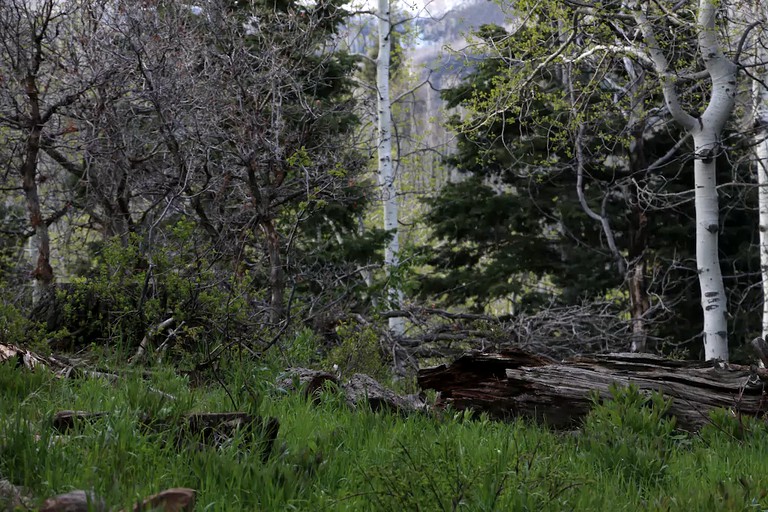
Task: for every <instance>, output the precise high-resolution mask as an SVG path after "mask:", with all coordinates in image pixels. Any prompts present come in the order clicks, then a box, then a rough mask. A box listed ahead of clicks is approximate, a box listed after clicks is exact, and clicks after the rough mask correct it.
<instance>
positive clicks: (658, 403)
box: [581, 385, 676, 484]
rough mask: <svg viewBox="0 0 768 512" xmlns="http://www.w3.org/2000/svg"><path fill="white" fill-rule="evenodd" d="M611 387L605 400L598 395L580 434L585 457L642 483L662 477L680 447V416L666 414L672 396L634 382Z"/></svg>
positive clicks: (648, 482) (659, 480) (657, 481)
mask: <svg viewBox="0 0 768 512" xmlns="http://www.w3.org/2000/svg"><path fill="white" fill-rule="evenodd" d="M610 393H611V396H612V399H611V400H606V401H601V400H600V397H599V395H597V394H595V395H594V396H593V403H594V407H593V409H592V411H591V412H590V413H589V414H588V415H587V417H586V418H585V420H584V427H583V433H582V437H581V443H582V448H583V449H584V452H585V453H584V455H585V457H586V458H587V460H588V461H589V462H591V463H593V464H594V465H596V466H598V467H601V468H603V469H605V470H607V471H610V472H618V473H620V474H622V475H623V476H624V477H625V478H627V479H631V480H634V481H637V482H638V483H640V484H652V483H659V482H661V481H662V480H663V479H664V477H665V474H666V471H667V462H668V459H669V456H670V454H671V453H672V451H673V450H674V448H675V439H676V436H675V418H674V417H670V416H668V414H667V413H668V412H669V408H670V406H671V405H672V400H671V399H669V398H665V397H664V396H663V395H661V394H660V393H656V392H652V393H650V394H646V393H644V392H643V391H641V390H640V389H638V388H637V386H635V385H630V386H629V387H626V388H622V387H620V386H617V385H613V386H612V387H611V389H610Z"/></svg>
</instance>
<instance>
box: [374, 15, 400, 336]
mask: <svg viewBox="0 0 768 512" xmlns="http://www.w3.org/2000/svg"><path fill="white" fill-rule="evenodd" d="M378 16H379V55H378V57H377V58H376V89H377V91H378V157H379V166H378V174H379V186H380V187H381V193H382V203H383V207H384V229H385V230H386V231H387V232H388V233H390V234H391V235H392V238H391V239H390V240H389V242H388V243H387V245H386V247H385V248H384V265H385V267H386V269H387V274H388V275H389V276H390V277H391V276H392V273H393V270H395V269H396V268H397V266H398V264H399V263H400V261H399V256H398V253H399V251H400V240H399V233H398V204H397V184H396V183H395V170H394V166H393V162H392V105H391V102H390V97H389V67H390V62H391V31H392V23H391V12H390V5H389V0H379V13H378ZM387 293H388V295H389V302H390V305H391V307H392V308H393V309H400V305H401V303H402V299H403V292H402V290H400V288H399V286H398V285H397V284H396V283H392V282H390V284H389V286H388V291H387ZM389 330H390V332H391V333H392V334H393V335H395V336H402V335H403V333H404V331H405V319H403V318H390V319H389Z"/></svg>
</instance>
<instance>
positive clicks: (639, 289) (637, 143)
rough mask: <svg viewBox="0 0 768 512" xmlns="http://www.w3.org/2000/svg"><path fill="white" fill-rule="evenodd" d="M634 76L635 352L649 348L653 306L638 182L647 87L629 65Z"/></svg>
mask: <svg viewBox="0 0 768 512" xmlns="http://www.w3.org/2000/svg"><path fill="white" fill-rule="evenodd" d="M628 70H629V71H630V75H631V78H633V80H632V86H631V90H632V105H631V107H630V114H629V120H628V121H629V124H630V126H632V134H631V135H632V140H631V141H630V144H629V175H630V177H631V182H630V183H629V184H628V185H627V190H628V194H627V197H626V200H627V203H628V205H629V207H630V212H631V213H630V218H629V248H628V261H629V265H628V268H627V286H628V288H629V304H630V315H631V318H632V337H631V342H630V350H631V351H632V352H647V351H648V329H647V322H648V318H647V314H648V310H649V309H650V308H651V301H650V299H649V297H648V289H647V283H646V279H645V272H646V261H645V251H646V248H647V246H648V216H647V214H646V212H645V210H644V208H643V205H642V204H640V201H641V200H640V194H639V193H638V192H639V190H638V188H639V185H638V184H637V180H642V176H643V173H645V172H646V169H647V162H646V159H645V138H644V136H645V119H643V117H642V113H643V100H644V96H643V95H644V91H642V83H643V81H644V71H643V70H642V69H637V70H636V68H635V67H633V66H631V65H629V69H628Z"/></svg>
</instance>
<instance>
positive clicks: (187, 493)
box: [40, 487, 195, 512]
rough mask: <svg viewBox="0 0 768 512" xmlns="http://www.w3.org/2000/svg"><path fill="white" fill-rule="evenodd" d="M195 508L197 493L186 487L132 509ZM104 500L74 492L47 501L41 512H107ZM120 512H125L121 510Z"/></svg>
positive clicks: (168, 511) (173, 511) (170, 511)
mask: <svg viewBox="0 0 768 512" xmlns="http://www.w3.org/2000/svg"><path fill="white" fill-rule="evenodd" d="M194 508H195V491H194V489H187V488H184V487H177V488H173V489H166V490H165V491H162V492H159V493H157V494H153V495H152V496H150V497H148V498H146V499H144V500H142V501H141V502H139V503H137V504H136V505H135V506H133V507H132V508H131V510H132V511H133V512H149V511H150V510H152V511H155V512H191V511H192V510H194ZM107 510H108V509H107V506H106V504H105V503H104V500H103V499H101V498H99V497H98V496H96V495H95V494H94V493H93V492H90V491H72V492H68V493H66V494H59V495H58V496H54V497H53V498H49V499H47V500H45V503H43V507H42V508H41V509H40V512H95V511H99V512H106V511H107ZM120 512H125V510H121V511H120Z"/></svg>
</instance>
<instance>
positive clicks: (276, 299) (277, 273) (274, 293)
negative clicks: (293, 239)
mask: <svg viewBox="0 0 768 512" xmlns="http://www.w3.org/2000/svg"><path fill="white" fill-rule="evenodd" d="M261 229H262V230H263V231H264V234H265V235H266V241H267V254H268V255H269V289H270V293H271V298H270V314H269V318H270V321H271V322H272V323H273V324H277V323H279V322H280V321H281V320H282V319H283V317H284V315H285V304H284V300H285V272H284V270H283V261H282V255H281V253H280V235H279V234H278V233H277V229H275V225H274V223H273V222H272V219H267V220H265V221H262V223H261Z"/></svg>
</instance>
